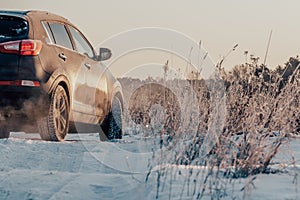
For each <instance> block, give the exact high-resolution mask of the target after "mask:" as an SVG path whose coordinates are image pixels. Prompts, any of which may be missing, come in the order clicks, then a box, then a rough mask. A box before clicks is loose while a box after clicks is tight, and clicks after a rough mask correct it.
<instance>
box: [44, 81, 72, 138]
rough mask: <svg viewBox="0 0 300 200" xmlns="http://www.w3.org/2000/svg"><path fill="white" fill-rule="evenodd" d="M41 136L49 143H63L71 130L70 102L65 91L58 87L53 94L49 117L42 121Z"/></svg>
mask: <svg viewBox="0 0 300 200" xmlns="http://www.w3.org/2000/svg"><path fill="white" fill-rule="evenodd" d="M38 123H39V130H40V136H41V138H42V139H43V140H47V141H63V140H64V139H65V137H66V135H67V133H68V129H69V100H68V96H67V94H66V91H65V89H64V88H63V87H62V86H61V85H58V86H57V87H56V88H55V90H54V91H53V92H52V95H51V101H50V106H49V113H48V116H46V117H43V118H42V119H40V121H39V122H38Z"/></svg>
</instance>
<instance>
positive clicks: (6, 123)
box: [0, 117, 15, 139]
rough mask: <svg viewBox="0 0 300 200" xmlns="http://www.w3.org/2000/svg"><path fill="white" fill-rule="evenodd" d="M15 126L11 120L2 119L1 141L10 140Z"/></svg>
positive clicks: (0, 122) (0, 121)
mask: <svg viewBox="0 0 300 200" xmlns="http://www.w3.org/2000/svg"><path fill="white" fill-rule="evenodd" d="M14 126H15V123H13V121H12V120H11V119H10V118H6V117H3V119H0V139H5V138H9V135H10V130H11V129H12V127H14Z"/></svg>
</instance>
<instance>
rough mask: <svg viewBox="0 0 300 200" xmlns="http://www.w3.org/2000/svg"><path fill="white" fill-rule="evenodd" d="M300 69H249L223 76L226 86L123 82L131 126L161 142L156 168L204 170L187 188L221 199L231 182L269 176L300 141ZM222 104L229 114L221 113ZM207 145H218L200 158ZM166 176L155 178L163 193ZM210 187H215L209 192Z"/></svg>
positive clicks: (291, 65) (293, 63)
mask: <svg viewBox="0 0 300 200" xmlns="http://www.w3.org/2000/svg"><path fill="white" fill-rule="evenodd" d="M299 63H300V61H299V59H298V58H291V59H290V60H289V61H288V62H287V63H286V65H285V66H284V67H278V68H277V69H275V70H270V69H268V68H267V67H266V66H263V65H260V66H259V65H257V64H256V63H253V64H244V65H239V66H236V67H234V68H233V70H231V71H230V72H226V73H225V72H224V71H223V70H222V69H219V70H222V71H221V73H220V74H221V76H222V77H221V79H215V78H212V79H210V80H202V79H198V80H168V81H166V80H153V79H148V80H145V81H141V80H138V79H129V78H123V79H120V82H121V83H122V85H123V87H124V88H125V90H124V91H127V92H126V93H125V102H127V104H126V105H125V107H126V108H127V118H126V119H127V122H126V123H127V125H129V126H131V127H133V126H139V127H141V129H139V130H143V132H144V134H145V135H150V134H152V135H155V136H159V137H160V143H161V150H160V151H159V153H157V152H156V151H155V152H154V157H153V163H152V164H153V166H154V165H156V164H157V163H158V164H160V165H168V164H174V165H193V166H205V167H207V169H208V171H207V172H206V173H205V174H202V173H200V174H199V172H197V173H198V174H197V175H196V177H197V178H193V180H192V179H191V175H189V176H187V177H186V180H187V181H186V183H187V184H188V185H189V186H187V187H190V182H191V181H192V182H194V183H195V184H197V188H198V189H197V190H194V193H193V196H194V197H197V198H202V197H203V195H204V193H205V192H206V191H207V190H209V191H210V193H211V195H212V196H215V197H218V198H219V197H221V196H222V195H224V194H225V193H226V188H227V185H228V184H231V185H232V182H231V181H232V179H235V178H240V177H250V180H251V181H249V185H251V183H252V182H253V181H254V180H255V175H256V174H258V173H269V172H270V169H269V165H270V163H271V161H272V159H273V158H274V156H275V155H276V154H277V152H278V150H279V148H280V146H281V145H282V144H283V143H285V142H286V141H288V139H289V138H290V137H291V136H293V135H298V134H299V131H300V107H299V106H300V104H299V99H300V73H299V70H298V68H299V66H300V65H299ZM219 78H220V77H219ZM216 91H217V92H216ZM195 99H196V102H195ZM220 102H223V103H224V105H225V106H224V107H223V108H224V109H225V110H222V108H217V109H216V107H218V106H219V105H220V104H221V103H220ZM195 105H196V107H193V106H195ZM157 106H158V107H157ZM190 107H192V108H190ZM157 108H159V109H157ZM161 110H163V111H162V112H159V111H161ZM219 125H220V126H219ZM137 133H138V132H137ZM207 137H212V138H211V140H213V141H214V143H211V144H209V145H208V146H210V147H211V148H210V149H209V151H207V152H205V154H203V152H202V151H203V146H204V145H207V144H206V143H207V140H206V138H207ZM157 160H159V162H158V161H157ZM153 166H152V167H150V170H149V174H151V170H152V168H153ZM216 169H217V170H216ZM168 172H169V176H173V175H172V173H173V172H171V173H170V171H169V170H168V169H162V170H161V171H160V172H159V173H157V175H158V178H157V180H158V188H157V190H158V191H159V186H160V185H161V184H160V182H162V176H165V177H166V176H168ZM193 173H196V172H193V171H191V174H193ZM170 174H171V175H170ZM220 174H221V175H220ZM253 176H254V177H253ZM222 178H228V181H225V182H224V181H221V179H222ZM171 180H172V178H171ZM208 184H212V185H213V186H211V187H210V189H208V187H207V185H208ZM170 185H172V184H170ZM170 187H171V186H170ZM245 188H246V186H245ZM170 191H171V189H170ZM195 191H196V192H195ZM158 193H159V192H158Z"/></svg>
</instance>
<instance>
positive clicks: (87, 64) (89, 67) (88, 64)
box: [84, 63, 92, 69]
mask: <svg viewBox="0 0 300 200" xmlns="http://www.w3.org/2000/svg"><path fill="white" fill-rule="evenodd" d="M84 66H85V67H86V68H88V69H91V67H92V65H91V64H90V63H84Z"/></svg>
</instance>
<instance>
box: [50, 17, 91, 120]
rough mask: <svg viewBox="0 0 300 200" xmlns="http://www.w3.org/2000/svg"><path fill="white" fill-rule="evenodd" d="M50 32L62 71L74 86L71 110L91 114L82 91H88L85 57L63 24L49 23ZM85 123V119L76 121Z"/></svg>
mask: <svg viewBox="0 0 300 200" xmlns="http://www.w3.org/2000/svg"><path fill="white" fill-rule="evenodd" d="M48 24H49V28H50V31H51V33H52V35H53V40H54V43H55V49H56V53H57V58H58V60H59V61H60V63H61V66H62V70H63V71H65V72H66V73H67V76H68V78H69V79H70V84H71V85H72V88H73V89H72V91H71V92H72V94H71V95H72V97H73V100H72V102H71V109H72V111H73V113H74V112H78V113H82V114H87V113H90V112H91V111H89V106H88V104H87V103H86V100H85V96H84V94H82V93H80V92H81V91H86V88H85V87H86V83H87V77H86V68H85V67H83V63H84V62H85V56H84V55H82V54H80V53H78V52H77V51H76V50H75V47H74V45H73V43H72V40H71V38H70V37H69V32H68V30H67V26H66V25H65V24H63V23H61V22H56V21H54V22H52V21H50V22H48ZM75 120H78V121H84V120H83V119H81V120H80V119H79V118H77V119H75Z"/></svg>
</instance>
